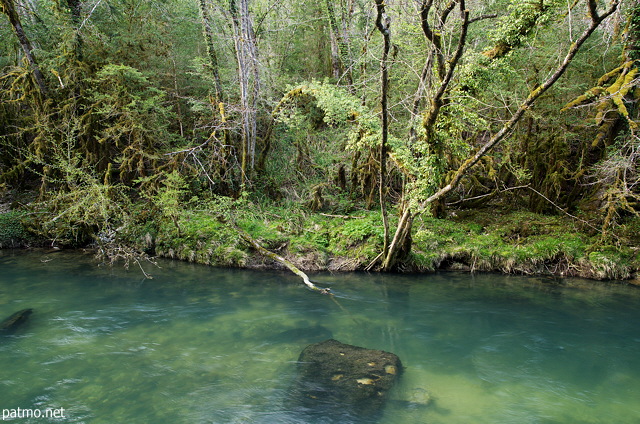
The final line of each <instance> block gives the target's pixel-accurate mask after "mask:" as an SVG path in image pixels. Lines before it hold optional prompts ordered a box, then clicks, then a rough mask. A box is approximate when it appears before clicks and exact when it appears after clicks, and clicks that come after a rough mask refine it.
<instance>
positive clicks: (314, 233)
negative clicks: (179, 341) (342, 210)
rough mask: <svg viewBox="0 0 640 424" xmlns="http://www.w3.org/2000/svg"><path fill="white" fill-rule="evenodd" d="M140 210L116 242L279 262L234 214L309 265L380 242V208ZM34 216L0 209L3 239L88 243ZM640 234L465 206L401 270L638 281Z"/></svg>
mask: <svg viewBox="0 0 640 424" xmlns="http://www.w3.org/2000/svg"><path fill="white" fill-rule="evenodd" d="M133 215H134V216H135V219H133V220H131V221H130V223H129V224H128V225H127V226H126V228H125V229H122V230H120V232H119V233H118V234H117V235H116V238H117V243H120V244H125V245H126V246H128V247H131V248H133V249H135V250H137V251H140V252H146V253H147V254H148V255H151V256H158V257H164V258H172V259H178V260H184V261H189V262H194V263H199V264H205V265H211V266H225V267H241V268H258V269H260V268H262V269H269V268H280V267H281V266H280V264H278V263H276V262H273V261H271V260H269V259H267V258H264V257H262V256H260V255H259V254H258V253H256V252H255V251H254V250H253V249H252V248H251V246H249V245H248V244H247V243H246V242H244V241H243V240H242V239H241V237H239V235H238V232H237V230H236V229H234V226H233V225H229V223H228V222H230V221H231V220H232V221H233V222H234V225H237V226H238V227H240V228H242V229H243V230H245V231H246V232H247V233H249V234H250V235H251V236H252V237H253V238H254V239H255V240H256V241H258V242H259V243H260V244H261V245H263V246H264V247H265V248H267V249H269V250H271V251H273V252H276V253H278V254H279V255H280V256H283V257H285V258H287V259H288V260H290V261H291V262H293V263H294V264H295V265H296V266H298V267H299V268H300V269H302V270H305V271H309V272H314V271H357V270H363V269H365V267H366V266H367V265H368V264H369V263H370V262H371V261H372V260H373V259H374V258H375V257H376V255H377V254H378V253H379V252H380V250H381V248H382V242H383V230H382V225H381V218H380V213H379V212H378V211H367V210H357V211H353V212H351V213H347V214H345V215H337V214H323V213H308V212H306V211H305V210H304V209H301V208H291V207H274V206H261V205H258V204H253V203H246V204H245V205H244V206H243V207H239V208H238V207H234V208H233V209H225V210H224V211H223V212H221V208H220V205H219V204H218V205H214V206H211V205H207V206H205V207H198V208H197V207H188V208H185V209H182V210H180V211H179V212H178V213H176V214H175V215H173V216H167V215H166V214H165V215H163V214H161V213H152V212H150V211H145V210H141V211H139V212H138V213H137V214H133ZM34 222H35V221H34V219H33V218H32V216H31V215H30V214H29V213H28V212H17V211H11V212H4V213H0V248H9V247H25V246H37V245H49V246H50V245H51V244H52V243H53V244H56V245H58V246H59V247H71V246H75V247H78V246H79V244H82V243H83V241H82V240H78V238H77V236H76V240H75V241H73V240H72V239H71V238H67V239H65V238H64V237H61V238H58V239H56V240H54V241H53V242H52V241H51V240H50V239H46V237H44V236H43V234H44V232H43V231H42V229H39V228H37V226H34ZM391 223H392V225H393V224H394V221H393V219H392V222H391ZM92 236H93V239H94V240H97V239H98V238H99V237H102V240H103V241H104V238H105V236H104V234H102V235H101V236H98V235H97V234H93V235H92ZM639 238H640V219H639V218H637V217H634V218H629V219H627V220H626V221H625V222H623V223H621V224H620V225H618V226H617V227H616V231H615V234H609V235H608V237H607V238H606V239H605V238H603V237H602V235H601V234H600V233H598V232H597V231H595V230H594V229H593V228H590V227H589V226H588V224H587V223H586V222H584V221H581V220H577V219H575V218H571V217H564V216H548V215H540V214H534V213H530V212H513V211H511V212H500V211H498V210H476V211H458V212H457V215H453V216H450V217H449V218H448V219H435V218H431V217H428V216H421V217H419V218H418V219H417V220H416V222H415V224H414V231H413V245H412V252H411V256H410V258H409V260H407V261H405V262H404V263H403V264H402V265H401V266H400V268H399V271H401V272H431V271H435V270H439V269H448V270H451V269H452V270H463V271H469V272H479V271H483V272H484V271H489V272H502V273H514V274H537V275H555V276H577V277H584V278H591V279H598V280H628V281H631V282H634V283H635V282H636V281H637V280H636V278H638V275H639V274H638V270H639V269H640V248H639V247H638V246H640V241H639ZM90 240H91V238H88V239H87V240H86V242H89V241H90Z"/></svg>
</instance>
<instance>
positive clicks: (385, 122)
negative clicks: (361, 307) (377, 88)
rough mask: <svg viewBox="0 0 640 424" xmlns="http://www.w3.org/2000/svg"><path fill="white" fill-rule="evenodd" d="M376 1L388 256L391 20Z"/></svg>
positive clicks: (381, 195)
mask: <svg viewBox="0 0 640 424" xmlns="http://www.w3.org/2000/svg"><path fill="white" fill-rule="evenodd" d="M375 2H376V10H377V17H376V27H377V28H378V31H380V34H382V38H383V40H384V44H383V50H382V59H381V60H380V71H381V74H382V76H381V91H382V92H381V96H380V105H381V109H382V110H381V120H382V140H381V141H380V155H379V161H380V168H379V169H380V175H379V177H378V184H379V189H380V191H379V198H380V211H381V213H382V224H383V226H384V243H383V248H382V255H383V256H384V257H386V255H387V252H388V250H389V220H388V217H387V207H386V202H385V189H386V184H385V180H386V173H387V166H386V163H387V141H388V138H389V111H388V105H387V97H388V96H387V94H388V91H389V67H388V59H389V50H390V48H391V31H390V28H389V26H390V22H391V21H390V20H389V17H388V16H387V14H386V11H385V5H384V0H375Z"/></svg>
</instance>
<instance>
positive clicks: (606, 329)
mask: <svg viewBox="0 0 640 424" xmlns="http://www.w3.org/2000/svg"><path fill="white" fill-rule="evenodd" d="M161 266H162V269H155V270H151V272H152V274H153V275H154V277H155V278H154V279H153V280H145V279H143V278H142V276H141V274H140V273H139V272H136V271H135V270H134V269H133V268H132V269H131V270H129V271H125V270H122V269H108V268H102V267H97V266H96V265H95V264H94V263H93V262H92V261H91V258H90V256H83V255H81V254H76V253H67V252H60V253H55V254H50V255H47V254H44V253H29V254H27V253H11V252H6V251H4V252H3V251H0V320H3V319H4V318H6V317H8V316H9V315H11V314H12V313H14V312H16V311H19V310H22V309H27V308H33V314H32V315H31V316H30V317H29V320H28V321H27V322H26V323H25V324H24V325H23V326H22V327H21V328H19V329H18V330H16V331H15V332H14V333H12V334H3V335H0V363H1V364H2V367H0V409H3V410H4V409H15V408H30V409H37V408H39V409H42V410H45V409H46V408H60V407H63V408H65V417H64V419H55V418H51V419H43V418H40V419H35V418H32V419H16V420H15V421H16V422H21V423H23V422H33V423H36V422H37V423H42V422H74V423H81V422H83V423H114V422H120V423H124V422H130V423H172V424H173V423H221V424H223V423H224V424H227V423H302V422H304V423H309V424H315V423H326V422H332V421H330V420H329V418H327V417H323V416H315V417H314V418H312V419H311V418H309V416H308V415H307V416H306V418H305V419H304V420H301V419H300V418H299V416H298V415H296V414H295V413H293V412H292V411H290V410H289V409H288V408H287V406H286V405H287V402H286V399H287V396H288V393H289V390H290V387H291V383H292V381H293V380H294V378H295V370H296V360H297V358H298V355H299V354H300V352H301V351H302V349H303V348H304V347H305V346H306V345H308V344H310V343H313V342H316V341H322V340H324V339H327V338H330V337H333V338H335V339H337V340H340V341H342V342H344V343H349V344H355V345H359V346H364V347H368V348H373V349H382V350H387V351H390V352H394V353H396V354H397V355H398V356H399V357H400V358H401V360H402V362H403V364H404V365H405V367H406V371H405V373H404V374H403V376H402V379H401V380H400V383H399V385H398V386H397V387H396V388H395V389H394V391H393V393H392V399H391V400H390V401H389V402H388V403H387V406H386V408H385V411H384V415H383V416H382V417H381V418H380V419H379V420H378V421H377V422H379V423H381V424H390V423H394V424H395V423H398V424H399V423H412V424H413V423H433V424H452V423H464V424H468V423H491V424H495V423H517V424H522V423H525V424H526V423H545V424H551V423H554V424H564V423H567V424H569V423H571V424H575V423H617V424H624V423H629V424H631V423H638V422H640V403H639V402H638V398H639V396H640V362H639V361H638V358H640V330H639V328H640V308H639V307H638V306H639V305H640V290H638V289H634V288H630V287H626V286H621V285H606V284H602V283H597V284H595V285H593V284H592V283H589V282H585V281H581V280H563V281H560V282H555V283H554V284H552V282H551V281H549V280H542V279H536V278H523V277H504V276H497V275H475V276H471V275H468V274H454V273H446V274H436V275H401V276H393V275H368V274H345V275H340V274H336V275H328V274H327V275H319V276H315V278H316V279H317V280H318V281H319V282H320V285H325V286H331V287H332V288H333V290H334V291H335V292H336V293H337V301H338V303H339V304H338V303H335V302H332V301H331V300H330V299H329V298H328V297H326V296H321V295H318V294H315V293H312V292H309V291H307V290H306V289H304V288H303V286H302V285H301V284H300V283H299V281H298V279H297V278H296V277H292V276H289V275H288V274H283V273H271V272H250V271H238V270H221V269H214V268H208V267H200V266H193V265H189V264H184V263H178V262H162V263H161ZM558 283H559V284H558ZM341 420H342V421H341V422H342V423H346V424H348V423H349V422H350V421H351V422H361V421H357V420H356V418H355V417H351V418H345V417H342V418H341Z"/></svg>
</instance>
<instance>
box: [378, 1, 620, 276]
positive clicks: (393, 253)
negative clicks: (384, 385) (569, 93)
mask: <svg viewBox="0 0 640 424" xmlns="http://www.w3.org/2000/svg"><path fill="white" fill-rule="evenodd" d="M460 3H461V10H463V9H462V8H463V7H464V1H461V2H460ZM619 4H620V0H613V1H612V2H611V5H610V6H609V8H608V9H607V10H606V11H605V12H604V13H603V14H599V13H598V11H597V2H596V0H587V5H588V9H589V18H590V19H591V23H590V25H589V27H588V28H587V29H585V30H584V31H583V32H582V34H581V35H580V37H578V39H577V40H576V41H574V42H573V43H572V44H571V47H570V48H569V51H568V52H567V55H566V56H565V58H564V60H563V61H562V63H561V64H560V65H558V67H557V68H556V70H555V72H554V73H553V74H552V75H551V76H549V77H548V78H547V79H546V80H545V81H544V82H543V83H542V84H541V85H539V86H538V87H537V88H536V89H534V90H533V91H532V92H531V93H530V94H529V96H528V97H527V99H526V100H525V101H524V102H523V103H522V104H521V105H520V107H519V108H518V109H517V110H516V111H515V112H514V113H513V115H511V118H510V119H509V120H508V121H507V122H506V123H505V124H504V125H503V127H502V128H501V129H500V131H498V132H497V133H496V134H495V135H494V136H493V137H491V138H490V139H489V140H488V141H487V142H486V143H485V144H484V145H482V146H481V147H480V149H478V151H477V152H476V153H475V154H474V155H473V156H471V157H470V158H468V159H467V160H466V161H465V162H463V163H462V165H460V167H459V168H458V170H457V171H456V172H455V174H454V176H453V178H452V179H451V181H450V182H449V183H448V184H447V185H445V186H444V187H442V188H441V189H440V190H438V191H437V192H436V193H434V194H433V195H431V196H429V197H428V198H427V199H426V200H425V201H424V202H422V204H421V209H424V208H425V207H427V206H428V205H430V204H432V203H433V202H435V201H438V200H440V199H442V198H443V197H444V196H445V195H446V194H447V193H449V192H450V191H451V190H453V189H454V188H456V187H457V186H458V184H459V183H460V180H461V179H462V177H463V176H464V175H465V174H466V173H467V172H468V171H469V169H471V168H472V167H473V166H474V165H475V164H477V163H478V162H479V161H480V159H481V158H482V157H483V156H485V155H486V154H487V153H488V152H489V151H490V150H491V149H492V148H493V147H495V146H496V145H497V144H498V143H500V142H501V141H502V140H504V139H505V138H507V137H508V136H509V135H510V134H511V132H512V131H513V130H514V128H515V125H516V124H517V123H518V121H520V119H521V118H522V116H523V115H524V113H525V111H527V110H528V109H530V108H531V107H532V106H533V104H534V103H535V101H536V100H537V99H538V98H540V96H541V95H542V94H544V93H545V92H546V91H547V90H548V89H549V88H550V87H551V86H553V84H555V83H556V81H558V79H560V77H561V76H562V75H563V74H564V72H565V71H566V70H567V68H568V67H569V65H570V63H571V61H572V60H573V59H574V58H575V56H576V54H577V53H578V51H579V50H580V48H581V47H582V45H583V44H584V43H585V42H586V41H587V40H588V39H589V37H590V36H591V34H593V32H594V31H595V30H596V28H598V26H600V24H601V23H602V21H604V20H605V19H606V18H608V17H609V16H611V15H612V14H613V13H614V12H615V11H616V10H617V9H618V6H619ZM467 19H468V12H467ZM460 54H461V52H460ZM452 71H453V69H452V68H450V69H449V72H450V73H451V72H452ZM447 79H448V78H445V80H447ZM436 118H437V116H431V117H430V116H429V115H427V117H426V118H425V124H426V123H428V122H431V121H432V120H433V122H435V119H436ZM418 213H419V212H416V213H412V212H411V210H410V209H409V207H408V206H405V208H404V212H403V215H402V217H401V219H400V222H399V223H398V227H397V228H396V233H395V236H394V238H393V241H392V242H391V245H390V246H389V251H388V253H387V256H386V257H385V258H384V261H383V264H382V268H381V270H382V271H390V270H392V269H393V268H394V267H395V265H396V263H397V261H398V259H399V258H400V257H401V255H400V254H401V253H403V254H404V255H406V254H408V253H409V252H408V251H405V252H403V251H402V247H403V246H407V245H408V240H410V237H411V222H412V221H413V219H414V218H415V217H416V216H417V215H418Z"/></svg>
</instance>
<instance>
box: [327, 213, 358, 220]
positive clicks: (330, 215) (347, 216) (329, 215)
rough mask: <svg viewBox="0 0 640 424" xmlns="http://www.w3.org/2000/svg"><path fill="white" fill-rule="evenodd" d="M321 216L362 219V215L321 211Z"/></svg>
mask: <svg viewBox="0 0 640 424" xmlns="http://www.w3.org/2000/svg"><path fill="white" fill-rule="evenodd" d="M320 215H322V216H328V217H329V218H343V219H362V218H365V217H364V216H349V215H333V214H330V213H321V214H320Z"/></svg>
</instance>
